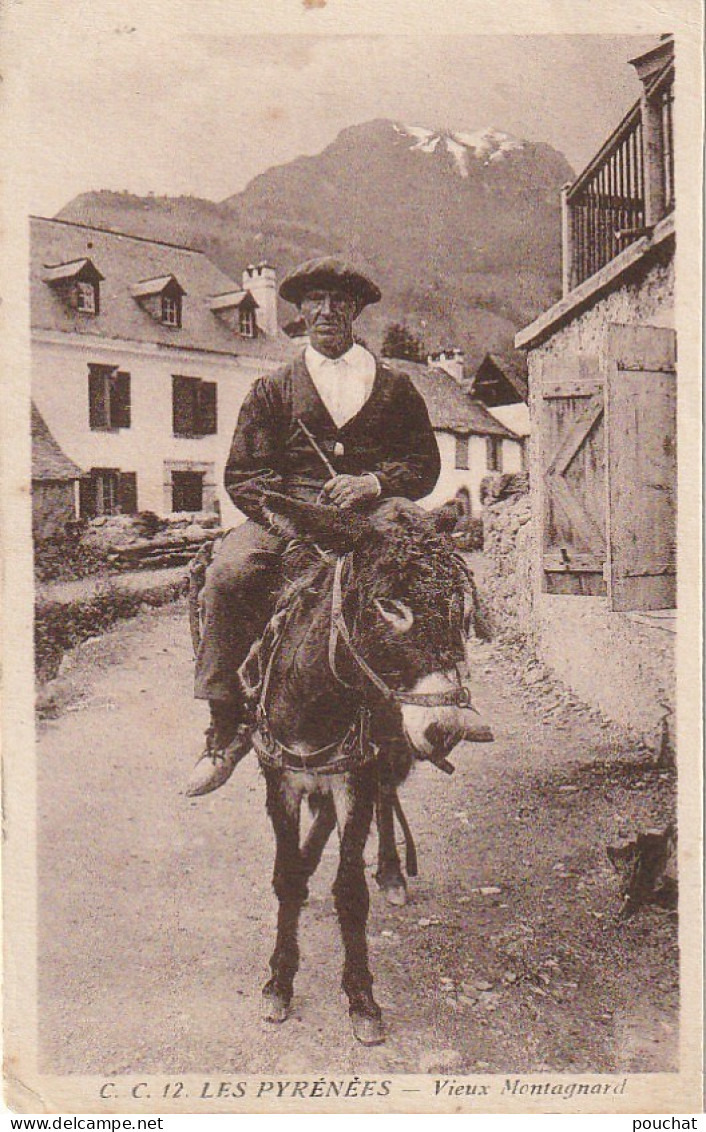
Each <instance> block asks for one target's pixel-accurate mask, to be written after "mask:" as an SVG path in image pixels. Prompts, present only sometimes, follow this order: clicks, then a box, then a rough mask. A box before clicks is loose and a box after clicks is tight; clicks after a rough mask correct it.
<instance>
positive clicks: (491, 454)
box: [485, 436, 503, 472]
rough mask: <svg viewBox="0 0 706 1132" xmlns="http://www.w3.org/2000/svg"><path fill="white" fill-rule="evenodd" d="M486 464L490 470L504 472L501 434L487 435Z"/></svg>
mask: <svg viewBox="0 0 706 1132" xmlns="http://www.w3.org/2000/svg"><path fill="white" fill-rule="evenodd" d="M485 444H486V464H487V467H488V471H489V472H502V470H503V449H502V440H501V438H500V437H499V436H488V437H486V441H485Z"/></svg>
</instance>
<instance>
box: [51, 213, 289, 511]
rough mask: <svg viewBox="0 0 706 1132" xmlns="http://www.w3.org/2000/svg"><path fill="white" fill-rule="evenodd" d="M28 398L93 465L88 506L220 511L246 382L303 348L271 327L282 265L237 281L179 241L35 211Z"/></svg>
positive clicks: (68, 450) (83, 465)
mask: <svg viewBox="0 0 706 1132" xmlns="http://www.w3.org/2000/svg"><path fill="white" fill-rule="evenodd" d="M31 323H32V397H33V401H34V403H35V404H36V406H37V409H38V411H39V413H40V414H41V416H42V417H43V419H44V421H46V423H47V426H48V427H49V429H50V430H51V433H52V435H53V437H54V438H55V440H56V442H57V444H58V445H59V447H60V448H61V450H62V451H63V452H64V453H65V454H66V456H67V457H68V458H69V460H71V461H73V462H74V463H75V464H76V465H78V466H79V468H80V469H81V470H82V471H83V472H84V473H86V474H85V475H84V478H83V479H82V480H81V483H80V511H81V513H82V514H83V515H85V516H94V515H99V514H109V513H113V512H116V511H123V512H131V511H137V510H141V511H142V510H150V511H154V512H156V513H157V514H158V515H164V514H167V513H170V512H173V511H198V510H218V509H220V510H221V513H222V515H223V519H224V522H226V523H229V522H231V521H232V520H233V519H234V518H235V517H236V515H237V512H236V510H235V508H234V507H233V505H232V504H231V503H230V501H229V500H228V498H227V496H226V494H225V491H224V489H223V483H222V480H223V466H224V463H225V459H226V456H227V453H228V447H229V444H230V439H231V436H232V432H233V428H234V425H235V422H236V419H237V415H238V411H239V408H240V405H241V403H242V401H243V399H244V397H245V395H246V393H247V391H248V389H249V388H250V386H251V384H252V382H253V381H254V380H255V379H256V378H257V377H258V376H260V375H262V374H263V373H266V372H270V371H272V370H274V369H276V368H277V367H278V366H280V365H282V364H283V363H284V362H286V361H287V360H288V359H289V358H291V357H292V356H293V354H295V353H296V352H297V349H298V347H297V346H296V345H295V344H294V343H292V342H291V341H290V340H289V339H288V338H287V337H286V336H285V335H283V334H281V333H280V332H279V330H278V327H277V297H276V279H275V270H274V268H272V267H271V266H269V265H268V264H265V263H261V264H258V265H250V266H248V267H246V269H245V270H244V272H243V275H242V280H241V281H240V284H238V283H236V282H235V281H234V280H233V279H231V278H230V277H229V276H227V275H225V274H224V273H223V272H222V271H220V270H219V269H218V268H217V267H216V266H215V265H214V264H213V263H211V261H210V260H209V259H208V258H207V257H206V256H205V255H204V254H203V253H202V252H198V251H194V250H193V249H191V248H187V247H182V246H178V245H175V244H168V243H163V242H160V241H156V240H147V239H144V238H142V237H137V236H130V235H126V234H122V233H117V232H111V231H106V230H104V229H99V228H93V227H88V226H86V225H83V224H73V223H69V222H66V221H62V220H51V219H44V218H40V217H35V218H33V219H32V221H31Z"/></svg>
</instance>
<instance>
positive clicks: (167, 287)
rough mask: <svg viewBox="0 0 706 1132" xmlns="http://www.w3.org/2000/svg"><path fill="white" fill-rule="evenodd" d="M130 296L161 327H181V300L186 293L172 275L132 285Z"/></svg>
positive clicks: (144, 280) (176, 328)
mask: <svg viewBox="0 0 706 1132" xmlns="http://www.w3.org/2000/svg"><path fill="white" fill-rule="evenodd" d="M130 294H131V295H132V297H133V299H135V300H136V301H137V302H138V303H139V304H140V306H141V307H142V309H143V310H144V311H146V312H147V314H149V315H150V316H151V317H152V318H153V319H154V320H155V321H156V322H161V324H162V326H169V327H171V328H172V329H174V330H178V329H179V327H180V326H181V311H182V298H183V296H184V295H185V294H186V291H185V290H184V288H183V287H182V286H181V284H180V283H179V281H178V279H176V278H175V276H174V275H160V276H158V277H157V278H156V279H143V280H142V281H141V282H140V283H134V284H133V286H132V287H131V288H130Z"/></svg>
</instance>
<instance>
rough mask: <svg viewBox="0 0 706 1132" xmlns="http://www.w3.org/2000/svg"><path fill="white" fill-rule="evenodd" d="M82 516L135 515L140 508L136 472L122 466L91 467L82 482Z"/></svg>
mask: <svg viewBox="0 0 706 1132" xmlns="http://www.w3.org/2000/svg"><path fill="white" fill-rule="evenodd" d="M79 496H80V512H81V518H82V519H95V518H96V517H97V516H99V515H134V514H135V512H136V511H137V473H136V472H121V471H120V469H119V468H91V471H90V474H89V475H88V476H84V478H83V479H82V480H81V481H80V484H79Z"/></svg>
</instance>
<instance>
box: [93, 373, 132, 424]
mask: <svg viewBox="0 0 706 1132" xmlns="http://www.w3.org/2000/svg"><path fill="white" fill-rule="evenodd" d="M88 421H89V425H90V427H91V428H92V429H117V428H129V427H130V374H129V373H124V372H123V371H121V370H118V369H116V368H115V366H105V365H89V367H88Z"/></svg>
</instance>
